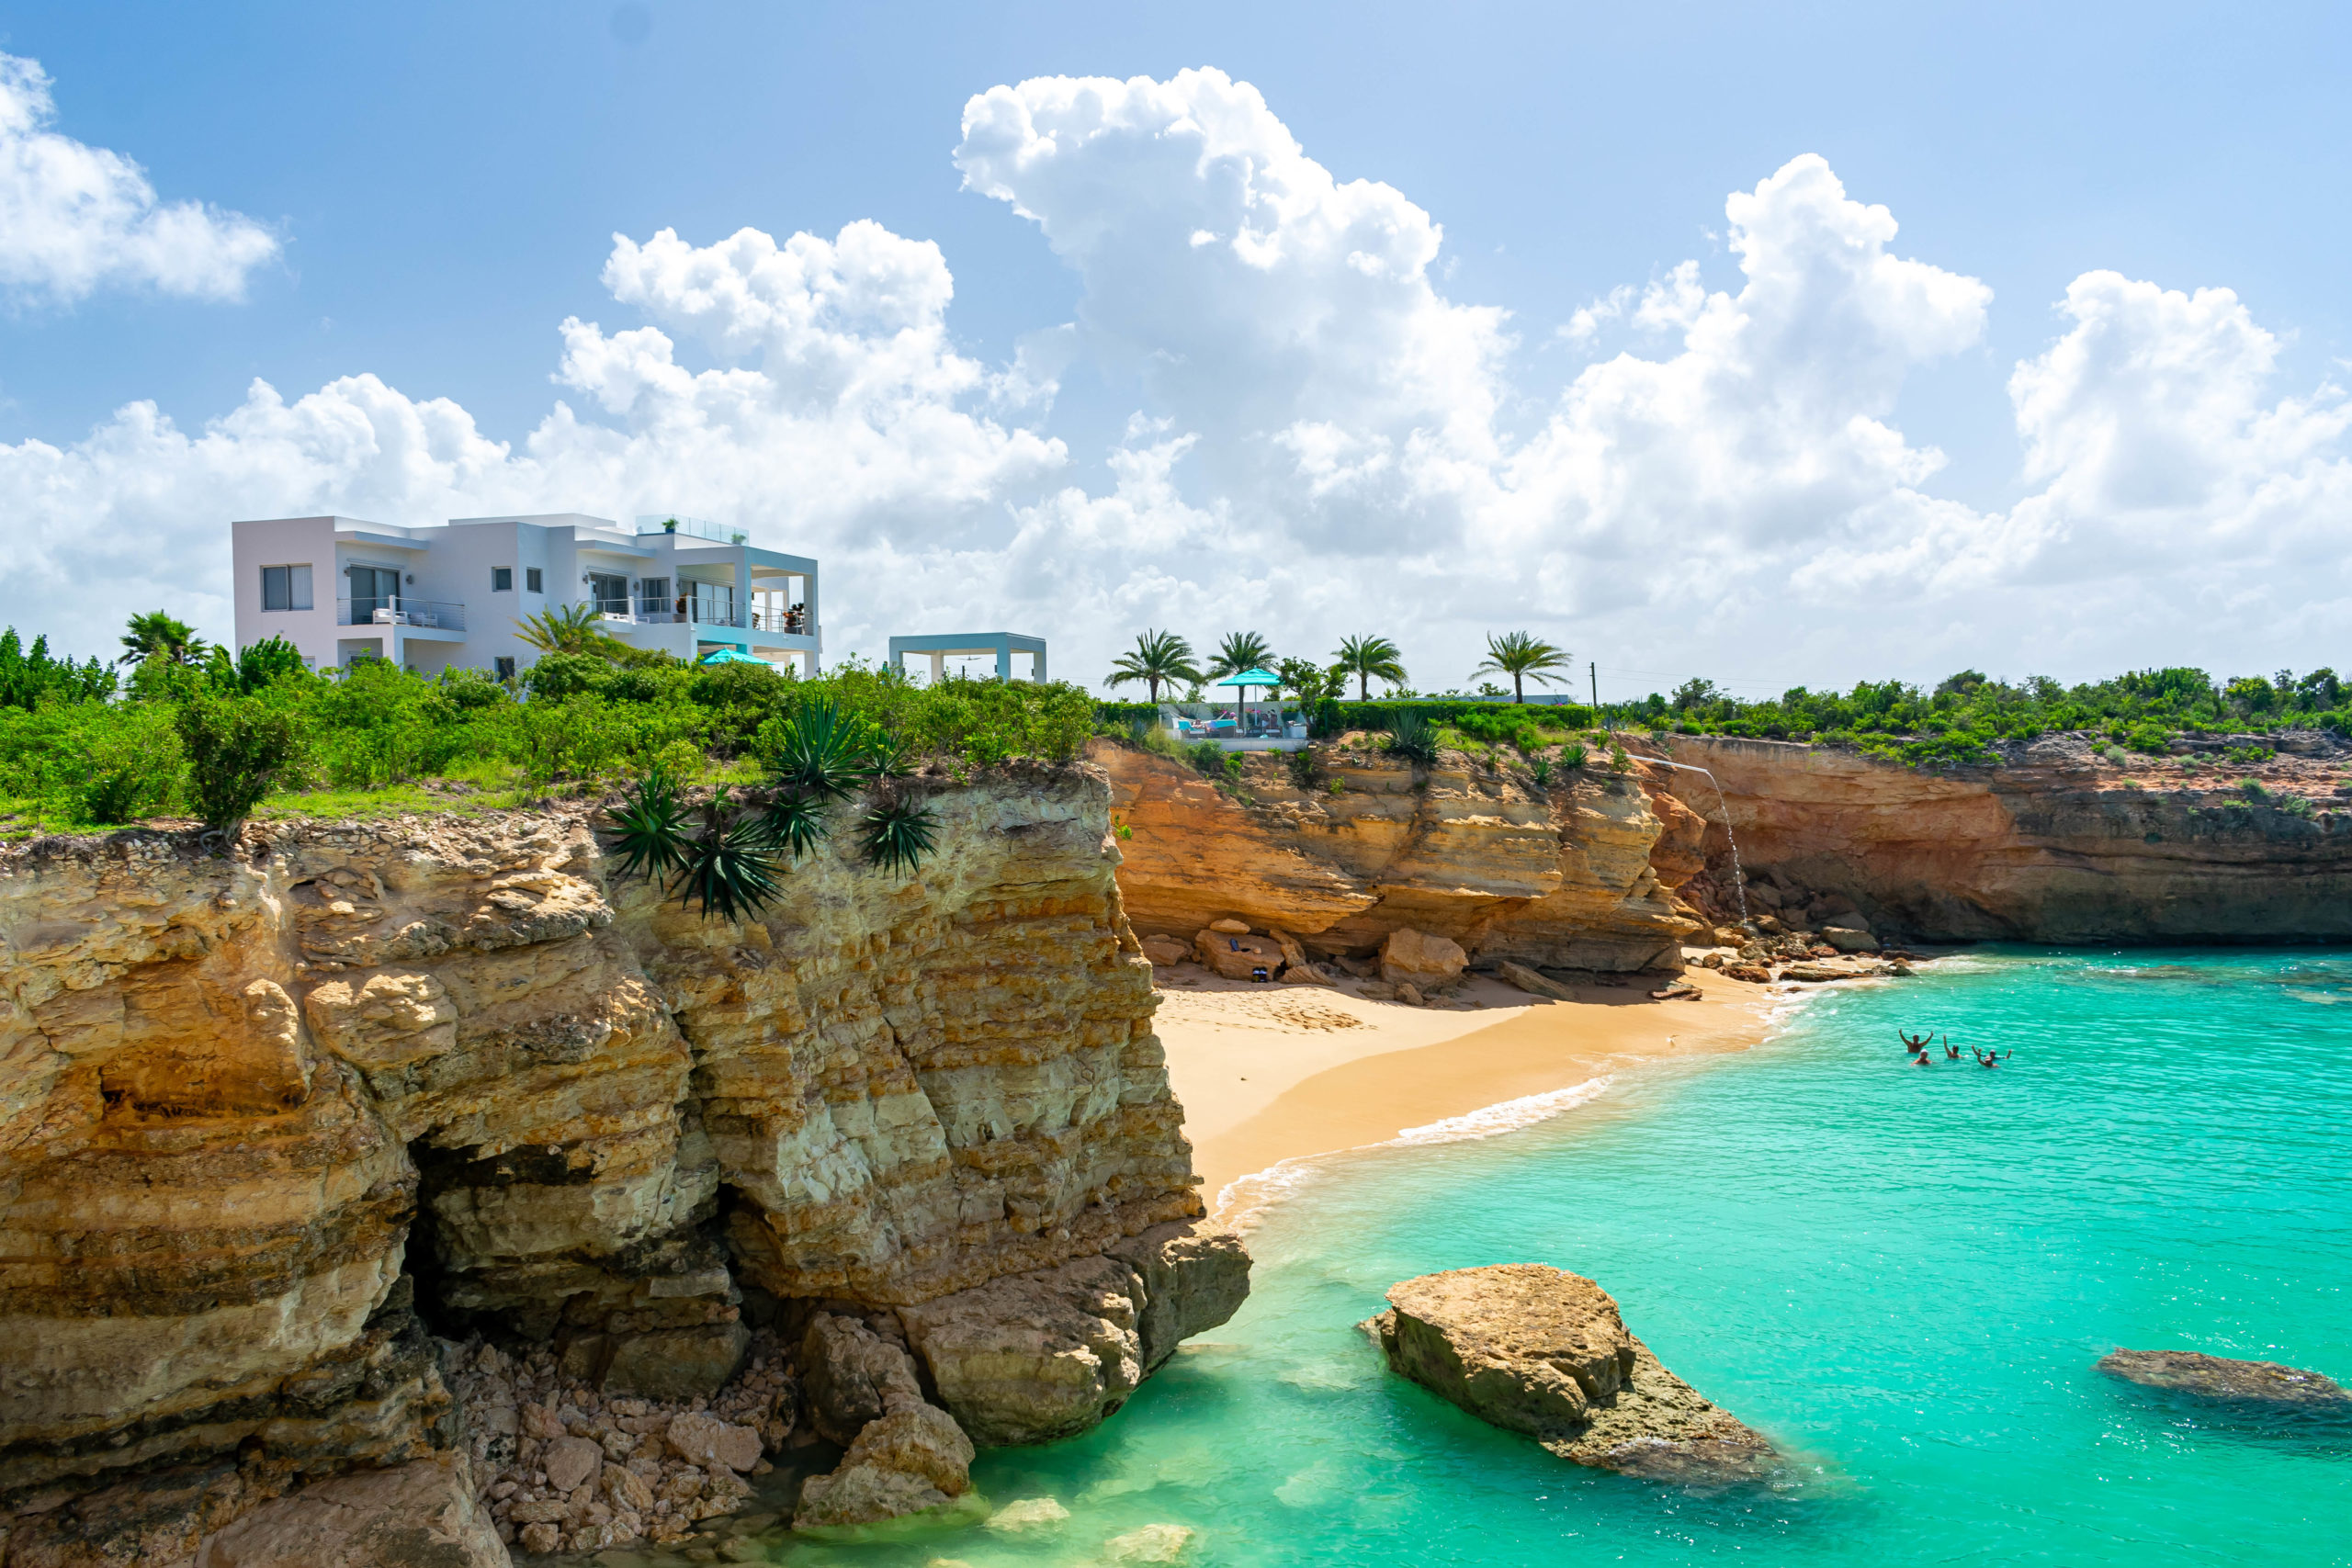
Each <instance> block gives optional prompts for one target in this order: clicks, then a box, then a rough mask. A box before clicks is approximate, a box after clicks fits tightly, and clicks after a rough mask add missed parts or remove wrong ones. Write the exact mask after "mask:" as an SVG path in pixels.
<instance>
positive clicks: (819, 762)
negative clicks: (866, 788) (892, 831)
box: [768, 698, 867, 800]
mask: <svg viewBox="0 0 2352 1568" xmlns="http://www.w3.org/2000/svg"><path fill="white" fill-rule="evenodd" d="M782 731H783V733H782V736H781V738H780V742H779V744H778V745H777V747H776V750H775V755H774V756H773V757H771V758H770V759H769V761H768V774H769V780H770V782H771V783H773V784H775V785H776V787H777V788H779V789H781V790H784V791H786V792H787V793H790V794H793V795H805V796H808V797H809V798H810V799H814V800H839V799H841V798H842V797H843V796H844V795H848V794H849V792H850V791H852V790H854V789H855V788H856V787H857V786H858V784H859V783H860V782H861V781H863V780H864V779H865V776H866V773H867V766H866V761H865V755H864V751H865V745H864V742H865V736H864V734H863V733H862V727H861V726H860V725H859V724H858V722H857V721H856V720H854V719H851V718H847V717H845V716H843V715H842V711H841V709H840V708H838V707H836V706H835V705H833V703H832V700H831V698H820V699H819V700H817V701H815V702H809V703H804V704H802V705H801V707H800V710H799V711H798V712H797V713H796V714H794V715H793V716H791V717H790V718H789V719H787V720H786V721H785V723H784V725H783V726H782Z"/></svg>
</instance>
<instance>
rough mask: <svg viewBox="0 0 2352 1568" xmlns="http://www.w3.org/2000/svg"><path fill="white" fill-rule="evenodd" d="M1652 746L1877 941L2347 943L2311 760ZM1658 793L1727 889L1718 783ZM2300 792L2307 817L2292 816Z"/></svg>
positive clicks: (1755, 862)
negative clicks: (1927, 763) (1971, 758)
mask: <svg viewBox="0 0 2352 1568" xmlns="http://www.w3.org/2000/svg"><path fill="white" fill-rule="evenodd" d="M1658 739H1659V740H1660V741H1661V742H1662V743H1663V744H1664V746H1665V748H1666V750H1667V752H1668V755H1670V756H1671V757H1672V758H1673V759H1674V760H1675V761H1678V762H1683V763H1687V764H1691V765H1694V766H1700V767H1705V768H1708V769H1710V770H1712V771H1713V774H1714V776H1715V777H1716V778H1717V779H1719V780H1720V781H1722V784H1723V790H1724V797H1725V800H1726V802H1727V804H1728V807H1729V809H1730V813H1731V818H1732V823H1733V827H1734V829H1735V830H1736V832H1737V833H1738V834H1739V849H1740V855H1741V858H1742V860H1743V861H1744V863H1745V864H1746V866H1747V870H1748V872H1749V873H1750V874H1751V876H1753V875H1754V874H1757V873H1758V871H1759V870H1762V871H1768V872H1779V873H1783V874H1786V875H1787V876H1788V877H1789V878H1790V880H1791V881H1792V883H1794V884H1795V885H1797V886H1802V887H1804V888H1806V889H1809V890H1812V891H1814V892H1816V893H1825V894H1832V895H1836V896H1838V897H1839V899H1840V901H1842V902H1844V903H1845V904H1846V905H1847V906H1848V907H1849V908H1860V910H1862V911H1863V912H1864V913H1865V914H1866V915H1867V916H1868V918H1869V919H1868V929H1869V930H1870V931H1872V932H1874V933H1876V934H1877V935H1878V936H1879V937H1881V938H1882V939H1883V938H1885V937H1887V936H1889V935H1890V934H1891V935H1895V936H1900V937H1906V938H1909V939H1911V940H1915V941H1924V942H1944V941H1977V940H1987V939H1990V940H1999V941H2020V942H2094V941H2132V942H2260V941H2312V940H2324V939H2338V938H2343V937H2347V936H2352V812H2346V811H2345V810H2344V809H2342V807H2343V806H2344V805H2345V803H2344V802H2342V801H2341V800H2338V799H2336V798H2335V796H2334V795H2333V793H2332V791H2333V786H2334V784H2335V777H2336V774H2337V773H2338V772H2339V771H2340V770H2339V769H2336V768H2327V769H2322V768H2321V766H2320V765H2319V764H2318V763H2317V762H2315V761H2308V760H2305V759H2301V758H2283V757H2282V758H2280V759H2278V761H2275V762H2271V763H2265V764H2257V765H2247V766H2237V767H2233V768H2231V769H2229V770H2228V771H2227V772H2225V773H2224V772H2221V771H2218V770H2213V769H2207V770H2205V771H2204V772H2202V773H2181V772H2180V771H2179V770H2178V769H2177V766H2175V765H2174V764H2172V763H2171V762H2170V761H2165V762H2164V763H2162V764H2159V763H2158V762H2156V761H2153V760H2149V759H2144V758H2143V759H2134V760H2132V761H2131V762H2129V764H2128V765H2126V766H2122V767H2119V766H2117V765H2116V764H2115V763H2114V761H2112V760H2111V759H2109V758H2106V757H2103V756H2101V755H2100V754H2099V752H2098V750H2096V749H2095V748H2094V747H2093V746H2092V745H2091V744H2090V743H2088V742H2087V741H2086V740H2085V739H2082V738H2079V737H2073V736H2045V737H2043V738H2041V739H2038V740H2035V741H2033V742H2030V743H2026V744H2011V745H2008V746H2007V747H2006V748H2005V750H2007V753H2008V755H2007V761H2004V762H2003V763H2002V764H2001V765H1999V766H1985V767H1969V768H1953V769H1948V770H1945V771H1942V772H1936V771H1932V770H1928V769H1913V768H1905V767H1903V766H1900V765H1898V764H1895V763H1892V762H1885V761H1877V760H1874V759H1871V758H1868V757H1863V756H1860V755H1857V754H1855V753H1852V752H1849V751H1843V750H1838V749H1836V748H1833V747H1826V746H1807V745H1796V744H1792V743H1788V742H1783V741H1773V740H1743V739H1731V738H1728V737H1720V736H1695V735H1677V736H1670V737H1659V738H1658ZM2249 773H2261V774H2266V775H2267V776H2268V778H2269V783H2268V784H2267V791H2268V793H2267V795H2266V796H2265V797H2263V798H2261V799H2255V798H2252V797H2249V796H2247V795H2245V794H2244V793H2243V792H2242V791H2240V790H2239V789H2237V788H2236V787H2235V786H2236V784H2237V783H2238V781H2239V780H2240V779H2241V778H2243V777H2245V776H2246V775H2248V774H2249ZM1657 787H1658V788H1659V789H1660V790H1662V791H1670V792H1671V793H1672V794H1673V795H1677V796H1679V798H1680V799H1681V800H1682V801H1683V802H1685V803H1686V804H1687V805H1689V806H1691V807H1696V808H1698V809H1699V810H1701V811H1702V812H1704V813H1705V814H1706V815H1707V817H1708V818H1709V822H1710V824H1711V826H1710V827H1709V829H1708V831H1707V840H1706V848H1707V853H1708V858H1709V863H1710V865H1711V866H1712V867H1713V868H1714V875H1713V877H1712V878H1711V880H1712V881H1713V882H1714V883H1715V884H1717V885H1718V886H1720V887H1721V888H1722V889H1724V891H1725V892H1726V893H1727V892H1728V889H1729V886H1730V856H1729V853H1728V849H1727V845H1726V842H1725V840H1724V828H1723V825H1722V824H1723V817H1724V812H1723V809H1722V808H1721V807H1717V806H1716V804H1715V795H1714V788H1713V785H1711V784H1709V783H1708V782H1707V780H1706V779H1705V778H1703V777H1701V776H1700V775H1698V774H1695V773H1665V774H1664V775H1663V776H1662V777H1661V779H1660V781H1659V783H1658V786H1657ZM2299 793H2300V795H2301V796H2303V797H2305V798H2304V804H2303V805H2302V806H2301V807H2298V808H2296V809H2288V807H2289V806H2290V804H2291V803H2293V802H2294V801H2295V800H2296V799H2297V798H2298V796H2299ZM2314 796H2315V797H2316V803H2315V804H2314V803H2313V800H2312V798H2310V797H2314ZM1137 837H1138V838H1140V837H1141V833H1140V831H1138V833H1137ZM1752 908H1754V910H1755V912H1757V913H1759V914H1760V913H1764V912H1766V908H1767V906H1766V902H1765V901H1764V900H1763V899H1761V898H1758V899H1755V900H1753V901H1752ZM1725 912H1726V914H1727V915H1728V910H1726V911H1725ZM1786 913H1790V914H1792V915H1793V916H1794V917H1795V918H1800V919H1806V920H1811V919H1815V917H1816V914H1817V913H1820V911H1818V910H1817V908H1815V909H1807V910H1804V911H1802V912H1794V911H1791V912H1786ZM1826 923H1829V924H1837V925H1845V924H1847V922H1845V921H1843V920H1840V919H1837V918H1836V917H1835V916H1834V915H1827V916H1826Z"/></svg>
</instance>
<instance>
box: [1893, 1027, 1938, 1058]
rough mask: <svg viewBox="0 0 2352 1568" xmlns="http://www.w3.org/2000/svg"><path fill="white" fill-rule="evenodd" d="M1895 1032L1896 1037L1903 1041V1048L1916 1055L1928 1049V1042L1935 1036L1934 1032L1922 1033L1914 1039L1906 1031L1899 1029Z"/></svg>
mask: <svg viewBox="0 0 2352 1568" xmlns="http://www.w3.org/2000/svg"><path fill="white" fill-rule="evenodd" d="M1894 1033H1895V1036H1896V1038H1898V1039H1900V1040H1901V1041H1902V1042H1903V1048H1904V1049H1905V1050H1906V1051H1908V1052H1910V1053H1911V1055H1915V1056H1916V1055H1918V1054H1919V1053H1920V1052H1922V1051H1924V1050H1926V1049H1927V1048H1928V1041H1930V1040H1933V1039H1934V1038H1935V1036H1934V1035H1933V1034H1922V1035H1921V1036H1919V1038H1918V1039H1917V1040H1914V1039H1912V1038H1911V1036H1909V1035H1908V1034H1905V1033H1904V1032H1903V1031H1901V1030H1899V1029H1898V1030H1896V1031H1895V1032H1894Z"/></svg>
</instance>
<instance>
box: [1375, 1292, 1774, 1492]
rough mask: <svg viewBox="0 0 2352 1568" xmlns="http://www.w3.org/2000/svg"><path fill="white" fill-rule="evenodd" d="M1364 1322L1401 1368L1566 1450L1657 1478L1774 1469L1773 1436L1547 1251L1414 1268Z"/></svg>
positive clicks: (1711, 1480)
mask: <svg viewBox="0 0 2352 1568" xmlns="http://www.w3.org/2000/svg"><path fill="white" fill-rule="evenodd" d="M1388 1304H1389V1310H1388V1311H1386V1312H1384V1313H1382V1314H1380V1315H1378V1316H1377V1317H1374V1318H1373V1319H1372V1320H1371V1321H1370V1322H1368V1323H1366V1324H1365V1325H1363V1326H1364V1327H1365V1329H1366V1330H1368V1331H1369V1332H1371V1333H1372V1334H1373V1335H1374V1337H1376V1338H1377V1339H1378V1340H1379V1341H1380V1348H1381V1349H1382V1351H1383V1353H1384V1354H1385V1355H1386V1357H1387V1359H1388V1365H1389V1368H1390V1370H1392V1371H1396V1372H1398V1373H1401V1374H1402V1375H1403V1376H1406V1377H1408V1378H1410V1379H1412V1380H1413V1381H1414V1382H1418V1383H1419V1384H1421V1385H1422V1386H1423V1387H1424V1388H1427V1389H1429V1390H1430V1392H1431V1393H1435V1394H1437V1395H1439V1396H1440V1397H1441V1398H1443V1399H1447V1400H1451V1401H1452V1402H1453V1404H1458V1405H1460V1406H1462V1408H1463V1409H1464V1410H1467V1411H1468V1412H1470V1414H1471V1415H1473V1416H1477V1417H1478V1418H1479V1419H1480V1420H1482V1421H1487V1422H1491V1423H1492V1424H1493V1425H1495V1426H1498V1427H1502V1428H1503V1429H1504V1430H1505V1431H1510V1432H1519V1433H1522V1434H1524V1435H1526V1436H1528V1437H1531V1438H1534V1439H1535V1440H1536V1441H1537V1442H1539V1443H1541V1444H1542V1445H1543V1446H1544V1448H1546V1449H1548V1450H1551V1451H1552V1452H1553V1453H1555V1454H1557V1455H1558V1456H1559V1457H1560V1458H1562V1459H1565V1460H1570V1461H1574V1462H1576V1463H1577V1464H1584V1465H1591V1466H1593V1467H1595V1468H1597V1469H1601V1470H1614V1471H1618V1472H1623V1473H1624V1474H1628V1475H1638V1476H1643V1477H1646V1478H1648V1479H1652V1480H1660V1481H1679V1482H1689V1483H1701V1484H1717V1485H1720V1484H1724V1483H1732V1482H1741V1481H1758V1480H1762V1479H1765V1478H1766V1477H1767V1476H1768V1475H1769V1474H1770V1470H1771V1467H1772V1463H1773V1459H1774V1455H1773V1451H1772V1445H1771V1444H1770V1442H1769V1441H1767V1440H1766V1439H1765V1438H1764V1437H1763V1436H1762V1434H1760V1433H1758V1432H1757V1431H1755V1430H1754V1429H1753V1428H1751V1427H1747V1425H1746V1424H1744V1423H1743V1422H1741V1421H1740V1420H1738V1419H1737V1418H1736V1417H1735V1416H1732V1415H1730V1414H1729V1413H1728V1412H1726V1411H1724V1410H1722V1409H1719V1408H1718V1407H1716V1406H1715V1405H1714V1404H1710V1403H1709V1402H1708V1401H1707V1400H1706V1398H1705V1397H1704V1396H1702V1394H1700V1393H1699V1392H1698V1391H1697V1390H1695V1389H1693V1388H1692V1387H1691V1385H1690V1384H1689V1383H1686V1382H1683V1381H1682V1380H1681V1379H1680V1378H1678V1377H1676V1376H1675V1375H1674V1374H1673V1373H1672V1372H1669V1371H1667V1370H1666V1369H1665V1368H1664V1367H1662V1366H1660V1365H1659V1364H1658V1360H1657V1357H1655V1356H1653V1355H1651V1354H1650V1351H1649V1347H1647V1346H1645V1345H1644V1344H1643V1343H1642V1342H1641V1341H1640V1340H1639V1339H1636V1338H1634V1336H1633V1334H1632V1333H1631V1332H1630V1331H1629V1330H1628V1329H1627V1328H1626V1327H1625V1321H1624V1319H1623V1317H1621V1316H1620V1315H1619V1314H1618V1311H1617V1303H1615V1302H1614V1301H1613V1300H1611V1298H1610V1295H1609V1292H1606V1291H1604V1290H1602V1289H1601V1288H1600V1286H1599V1285H1597V1284H1595V1283H1593V1282H1592V1281H1591V1280H1588V1279H1585V1278H1584V1277H1583V1276H1582V1275H1578V1274H1570V1273H1567V1272H1566V1271H1565V1270H1563V1269H1554V1268H1550V1267H1548V1266H1546V1265H1544V1264H1540V1263H1504V1264H1497V1265H1494V1266H1491V1267H1488V1268H1484V1269H1449V1270H1448V1271H1446V1272H1445V1273H1442V1274H1424V1275H1422V1276H1420V1277H1419V1278H1418V1279H1413V1280H1405V1281H1404V1282H1402V1283H1401V1284H1398V1285H1396V1286H1394V1287H1392V1288H1391V1289H1390V1290H1389V1292H1388Z"/></svg>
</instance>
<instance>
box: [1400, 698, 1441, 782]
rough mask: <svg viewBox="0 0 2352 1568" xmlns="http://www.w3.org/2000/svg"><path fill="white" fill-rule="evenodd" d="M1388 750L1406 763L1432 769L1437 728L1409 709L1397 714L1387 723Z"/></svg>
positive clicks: (1434, 761)
mask: <svg viewBox="0 0 2352 1568" xmlns="http://www.w3.org/2000/svg"><path fill="white" fill-rule="evenodd" d="M1388 750H1390V751H1392V752H1394V753H1396V754H1397V756H1399V757H1402V758H1404V759H1406V760H1407V761H1413V762H1419V764H1420V765H1421V766H1423V767H1425V768H1427V767H1434V766H1435V765H1436V763H1437V728H1436V727H1435V726H1434V725H1432V724H1430V721H1429V720H1428V719H1426V718H1423V717H1422V716H1420V715H1419V714H1418V713H1415V712H1413V711H1412V710H1411V709H1410V708H1408V709H1406V710H1405V711H1404V712H1402V713H1400V714H1398V715H1397V716H1396V717H1395V718H1393V719H1391V720H1390V721H1389V723H1388Z"/></svg>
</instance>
